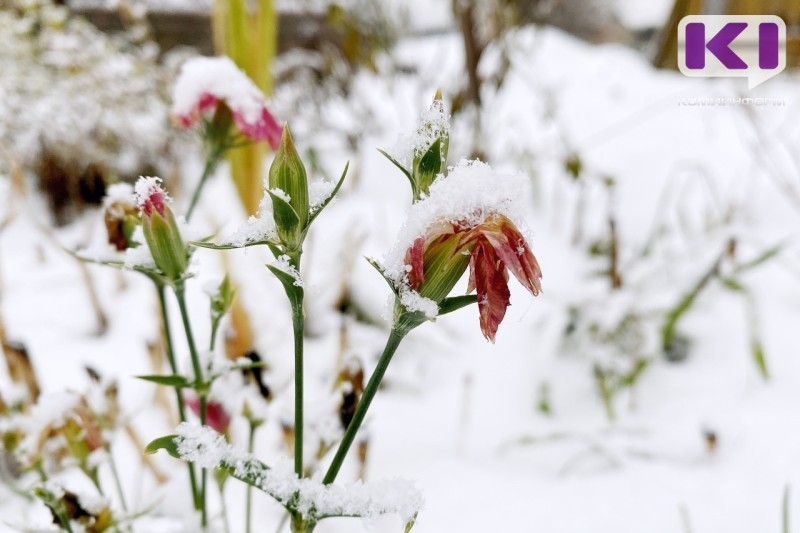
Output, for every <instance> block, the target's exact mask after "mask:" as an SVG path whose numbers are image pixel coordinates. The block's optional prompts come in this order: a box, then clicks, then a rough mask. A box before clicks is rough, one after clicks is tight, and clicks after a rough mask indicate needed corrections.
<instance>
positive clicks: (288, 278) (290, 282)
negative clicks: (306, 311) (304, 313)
mask: <svg viewBox="0 0 800 533" xmlns="http://www.w3.org/2000/svg"><path fill="white" fill-rule="evenodd" d="M267 268H268V269H269V271H270V272H272V273H273V274H275V277H276V278H278V281H280V282H281V285H283V290H284V291H286V296H287V297H288V298H289V303H291V304H292V306H294V305H297V304H299V303H300V302H301V301H302V297H303V287H301V286H298V285H295V284H294V283H295V282H296V281H297V279H296V278H295V277H294V276H292V275H291V274H287V273H286V272H284V271H283V270H281V269H280V268H278V267H275V266H272V265H267Z"/></svg>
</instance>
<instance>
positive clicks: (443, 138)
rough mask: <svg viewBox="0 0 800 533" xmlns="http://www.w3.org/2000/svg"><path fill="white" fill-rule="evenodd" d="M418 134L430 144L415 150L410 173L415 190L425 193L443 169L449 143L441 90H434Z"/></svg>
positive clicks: (445, 163) (448, 131)
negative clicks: (434, 92)
mask: <svg viewBox="0 0 800 533" xmlns="http://www.w3.org/2000/svg"><path fill="white" fill-rule="evenodd" d="M418 135H419V136H420V140H422V139H425V138H427V139H428V140H429V141H430V144H427V146H426V145H423V146H421V147H419V149H418V150H415V152H414V158H413V162H412V174H411V175H412V180H413V181H414V184H415V186H416V189H417V191H418V192H419V193H420V194H426V195H427V194H428V189H430V186H431V184H432V183H433V180H435V179H436V176H438V175H439V174H441V173H442V172H444V171H445V168H446V166H447V149H448V146H449V144H450V130H449V123H448V117H447V115H446V114H445V112H444V103H443V102H442V92H441V91H436V95H435V96H434V97H433V103H432V104H431V107H430V109H429V110H428V112H427V113H426V114H425V115H423V120H422V122H421V124H420V126H419V132H418Z"/></svg>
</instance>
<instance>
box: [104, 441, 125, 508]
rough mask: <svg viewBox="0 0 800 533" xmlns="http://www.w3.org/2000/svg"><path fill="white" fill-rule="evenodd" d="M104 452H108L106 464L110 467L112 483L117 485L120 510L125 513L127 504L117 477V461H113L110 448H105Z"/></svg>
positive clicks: (120, 482)
mask: <svg viewBox="0 0 800 533" xmlns="http://www.w3.org/2000/svg"><path fill="white" fill-rule="evenodd" d="M106 453H108V465H109V467H111V475H112V476H113V478H114V485H116V487H117V493H118V494H119V502H120V504H121V505H122V510H123V511H125V512H126V513H127V512H128V504H127V503H126V502H125V492H124V491H123V490H122V481H121V480H120V477H119V471H118V470H117V463H116V461H114V456H113V455H112V453H111V449H110V448H108V449H106Z"/></svg>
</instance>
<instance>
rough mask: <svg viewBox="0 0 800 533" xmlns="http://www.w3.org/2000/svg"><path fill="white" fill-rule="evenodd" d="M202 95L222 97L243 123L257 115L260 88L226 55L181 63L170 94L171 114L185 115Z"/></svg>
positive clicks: (255, 119)
mask: <svg viewBox="0 0 800 533" xmlns="http://www.w3.org/2000/svg"><path fill="white" fill-rule="evenodd" d="M205 95H211V96H214V97H215V98H217V99H220V100H225V102H226V103H227V105H228V107H230V108H231V109H232V110H235V111H236V112H237V113H239V114H240V115H241V116H242V117H243V118H244V120H245V122H247V123H256V122H258V121H259V119H260V118H261V112H262V110H263V109H264V106H265V101H264V95H263V93H262V92H261V90H260V89H259V88H258V87H257V86H256V85H255V84H254V83H253V81H252V80H251V79H250V78H248V77H247V75H246V74H245V73H244V72H242V71H241V70H240V69H239V67H237V66H236V64H235V63H234V62H233V61H231V60H230V58H228V57H195V58H192V59H190V60H188V61H186V62H185V63H184V64H183V67H182V68H181V72H180V75H179V76H178V80H177V81H176V82H175V87H174V89H173V94H172V114H173V115H175V116H177V117H184V116H189V115H191V114H192V113H194V112H195V109H196V107H197V105H198V102H200V100H201V99H202V98H203V96H205Z"/></svg>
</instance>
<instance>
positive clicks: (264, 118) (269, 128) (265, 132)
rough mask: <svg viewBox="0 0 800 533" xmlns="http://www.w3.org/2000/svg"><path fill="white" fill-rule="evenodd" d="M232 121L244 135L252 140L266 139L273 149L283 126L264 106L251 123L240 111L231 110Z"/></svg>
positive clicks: (279, 141) (279, 140) (275, 148)
mask: <svg viewBox="0 0 800 533" xmlns="http://www.w3.org/2000/svg"><path fill="white" fill-rule="evenodd" d="M233 121H234V122H235V123H236V127H237V128H239V131H241V132H242V135H244V136H245V137H248V138H250V139H252V140H254V141H267V142H268V143H269V145H270V146H271V147H272V149H273V150H277V149H278V146H279V145H280V143H281V132H282V131H283V127H282V126H281V125H280V124H279V123H278V121H277V120H276V119H275V117H273V116H272V113H270V112H269V110H268V109H267V108H266V107H264V108H262V109H261V116H260V117H259V119H258V120H257V121H256V122H252V123H251V122H247V121H246V120H245V118H244V116H243V115H242V114H241V113H240V112H238V111H236V110H233Z"/></svg>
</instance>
